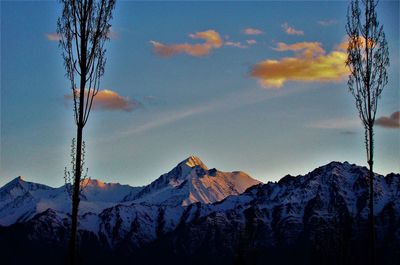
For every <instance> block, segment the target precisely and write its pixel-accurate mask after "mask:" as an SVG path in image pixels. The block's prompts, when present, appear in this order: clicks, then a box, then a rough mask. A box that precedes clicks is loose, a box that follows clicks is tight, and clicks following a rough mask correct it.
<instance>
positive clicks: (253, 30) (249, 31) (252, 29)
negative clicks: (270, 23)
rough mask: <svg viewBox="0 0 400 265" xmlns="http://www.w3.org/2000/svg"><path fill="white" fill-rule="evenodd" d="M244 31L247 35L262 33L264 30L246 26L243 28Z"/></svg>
mask: <svg viewBox="0 0 400 265" xmlns="http://www.w3.org/2000/svg"><path fill="white" fill-rule="evenodd" d="M242 33H243V34H245V35H261V34H263V33H264V32H263V31H262V30H260V29H255V28H246V29H244V30H242Z"/></svg>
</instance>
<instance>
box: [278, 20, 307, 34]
mask: <svg viewBox="0 0 400 265" xmlns="http://www.w3.org/2000/svg"><path fill="white" fill-rule="evenodd" d="M282 28H283V29H284V31H285V32H286V34H289V35H299V36H302V35H304V31H302V30H298V29H295V28H294V27H292V26H290V25H289V24H288V23H287V22H285V23H283V24H282Z"/></svg>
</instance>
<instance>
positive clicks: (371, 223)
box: [368, 126, 375, 265]
mask: <svg viewBox="0 0 400 265" xmlns="http://www.w3.org/2000/svg"><path fill="white" fill-rule="evenodd" d="M368 133H369V159H368V165H369V237H370V239H369V241H370V261H371V264H372V265H375V222H374V170H373V166H374V160H373V156H374V149H373V148H374V142H373V127H372V126H371V127H370V128H369V129H368Z"/></svg>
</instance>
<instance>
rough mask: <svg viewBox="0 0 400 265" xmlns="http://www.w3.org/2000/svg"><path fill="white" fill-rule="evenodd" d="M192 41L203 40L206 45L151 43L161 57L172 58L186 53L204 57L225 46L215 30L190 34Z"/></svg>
mask: <svg viewBox="0 0 400 265" xmlns="http://www.w3.org/2000/svg"><path fill="white" fill-rule="evenodd" d="M189 37H190V38H192V39H202V40H205V43H201V44H188V43H182V44H170V45H166V44H162V43H160V42H157V41H153V40H152V41H150V43H151V44H152V45H153V49H154V52H155V53H156V54H157V55H159V56H161V57H171V56H173V55H176V54H180V53H186V54H188V55H191V56H196V57H202V56H206V55H208V54H209V53H210V52H211V51H212V49H217V48H220V47H221V46H222V44H223V41H222V39H221V36H220V35H219V33H218V32H216V31H215V30H207V31H202V32H197V33H195V34H189Z"/></svg>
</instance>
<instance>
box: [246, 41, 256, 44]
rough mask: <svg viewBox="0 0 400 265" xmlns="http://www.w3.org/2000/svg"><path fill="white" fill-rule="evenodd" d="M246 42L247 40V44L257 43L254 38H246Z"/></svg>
mask: <svg viewBox="0 0 400 265" xmlns="http://www.w3.org/2000/svg"><path fill="white" fill-rule="evenodd" d="M246 42H247V44H248V45H254V44H257V41H256V40H246Z"/></svg>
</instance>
